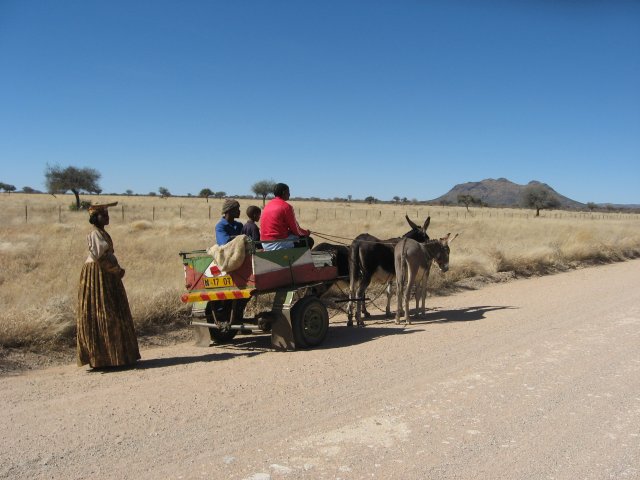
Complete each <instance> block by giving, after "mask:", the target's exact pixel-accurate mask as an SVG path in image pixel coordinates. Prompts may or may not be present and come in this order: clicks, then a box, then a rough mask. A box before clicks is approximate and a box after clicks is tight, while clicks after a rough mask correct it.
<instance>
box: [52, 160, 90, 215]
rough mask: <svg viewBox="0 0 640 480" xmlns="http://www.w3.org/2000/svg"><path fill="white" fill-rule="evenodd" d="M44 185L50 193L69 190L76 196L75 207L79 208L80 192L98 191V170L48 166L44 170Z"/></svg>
mask: <svg viewBox="0 0 640 480" xmlns="http://www.w3.org/2000/svg"><path fill="white" fill-rule="evenodd" d="M44 177H45V185H46V187H47V191H48V192H49V193H51V194H56V193H65V192H68V191H69V190H70V191H71V192H73V194H74V195H75V197H76V208H77V209H80V192H88V193H100V192H101V191H102V189H101V188H100V185H98V180H100V172H98V171H97V170H95V169H93V168H78V167H66V168H62V167H60V166H58V165H56V166H53V167H52V166H49V165H47V168H46V170H45V172H44Z"/></svg>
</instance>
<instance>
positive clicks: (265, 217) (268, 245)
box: [260, 183, 313, 250]
mask: <svg viewBox="0 0 640 480" xmlns="http://www.w3.org/2000/svg"><path fill="white" fill-rule="evenodd" d="M273 194H274V195H275V198H274V199H273V200H271V201H270V202H269V203H267V205H266V206H265V207H264V210H263V211H262V216H261V217H260V241H261V242H262V247H263V248H264V249H265V250H280V249H283V248H293V247H294V246H295V245H294V242H295V241H296V240H299V239H300V238H301V237H308V236H309V235H310V234H311V232H310V231H309V230H305V229H304V228H301V227H300V225H298V222H297V220H296V215H295V212H294V211H293V207H292V206H291V205H290V204H289V203H287V200H289V186H288V185H287V184H285V183H277V184H276V186H275V188H274V189H273ZM270 240H289V241H287V242H270ZM308 242H309V243H308V245H309V247H311V246H312V245H313V240H312V239H311V238H309V239H308Z"/></svg>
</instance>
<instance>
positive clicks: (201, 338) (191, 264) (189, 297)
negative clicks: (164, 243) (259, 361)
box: [180, 236, 338, 350]
mask: <svg viewBox="0 0 640 480" xmlns="http://www.w3.org/2000/svg"><path fill="white" fill-rule="evenodd" d="M234 249H235V251H234ZM237 252H240V254H238V253H237ZM180 256H181V257H182V263H183V265H184V274H185V285H186V288H187V292H186V293H184V294H183V295H182V296H181V300H182V302H184V303H191V304H193V307H192V317H193V320H192V322H191V324H192V325H193V326H194V328H195V333H196V344H197V345H200V346H209V345H212V344H224V343H227V342H229V341H231V339H233V338H234V337H235V336H236V334H237V333H238V332H241V333H252V332H254V331H256V330H259V331H262V332H269V331H270V332H271V344H272V346H273V347H274V348H276V349H281V350H294V349H296V348H309V347H315V346H317V345H320V344H321V343H322V342H323V341H324V339H325V337H326V336H327V332H328V329H329V315H328V312H327V308H326V306H325V305H324V304H323V303H322V302H321V301H320V299H319V297H320V296H321V295H322V294H323V293H324V292H326V291H327V290H328V289H329V288H330V287H331V285H332V284H333V282H334V281H335V279H336V277H337V274H338V272H337V267H336V265H335V258H334V256H333V255H332V254H330V253H327V252H312V251H311V250H309V248H308V247H306V246H303V247H296V248H288V249H283V250H273V251H262V250H258V249H256V245H255V244H254V243H253V242H251V241H250V240H249V239H248V238H247V237H244V236H240V237H237V238H236V239H235V240H233V241H232V242H231V243H229V244H228V246H227V245H225V246H223V247H217V246H215V247H212V248H211V249H209V250H208V251H205V250H195V251H190V252H180ZM254 297H262V298H261V299H260V300H261V302H260V303H261V304H262V303H263V302H262V300H265V299H266V300H267V302H264V303H266V304H267V305H268V304H269V303H268V302H270V305H271V308H270V309H269V310H265V311H261V312H258V313H256V314H255V315H254V316H253V317H248V318H247V317H245V316H244V310H245V307H246V305H247V303H248V302H249V300H250V299H251V298H254Z"/></svg>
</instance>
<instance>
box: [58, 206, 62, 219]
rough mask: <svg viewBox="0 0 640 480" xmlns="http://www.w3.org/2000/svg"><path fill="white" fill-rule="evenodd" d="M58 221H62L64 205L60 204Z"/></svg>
mask: <svg viewBox="0 0 640 480" xmlns="http://www.w3.org/2000/svg"><path fill="white" fill-rule="evenodd" d="M58 223H62V205H58Z"/></svg>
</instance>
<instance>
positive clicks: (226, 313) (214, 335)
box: [199, 301, 238, 345]
mask: <svg viewBox="0 0 640 480" xmlns="http://www.w3.org/2000/svg"><path fill="white" fill-rule="evenodd" d="M216 303H217V304H218V305H215V304H216ZM221 304H223V305H221ZM213 308H219V310H217V311H216V314H215V317H214V315H213V313H212V311H211V310H212V309H213ZM205 315H206V317H207V323H217V324H218V325H220V326H221V327H222V328H209V329H208V330H209V335H210V336H211V340H212V341H213V343H215V344H216V345H222V344H224V343H229V342H230V341H231V340H233V338H234V337H235V336H236V335H237V334H238V330H231V329H229V328H227V329H225V328H224V327H229V319H230V318H231V302H229V303H227V302H225V301H223V302H209V303H208V305H207V309H206V311H205ZM216 320H217V321H216ZM199 328H206V327H199Z"/></svg>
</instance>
